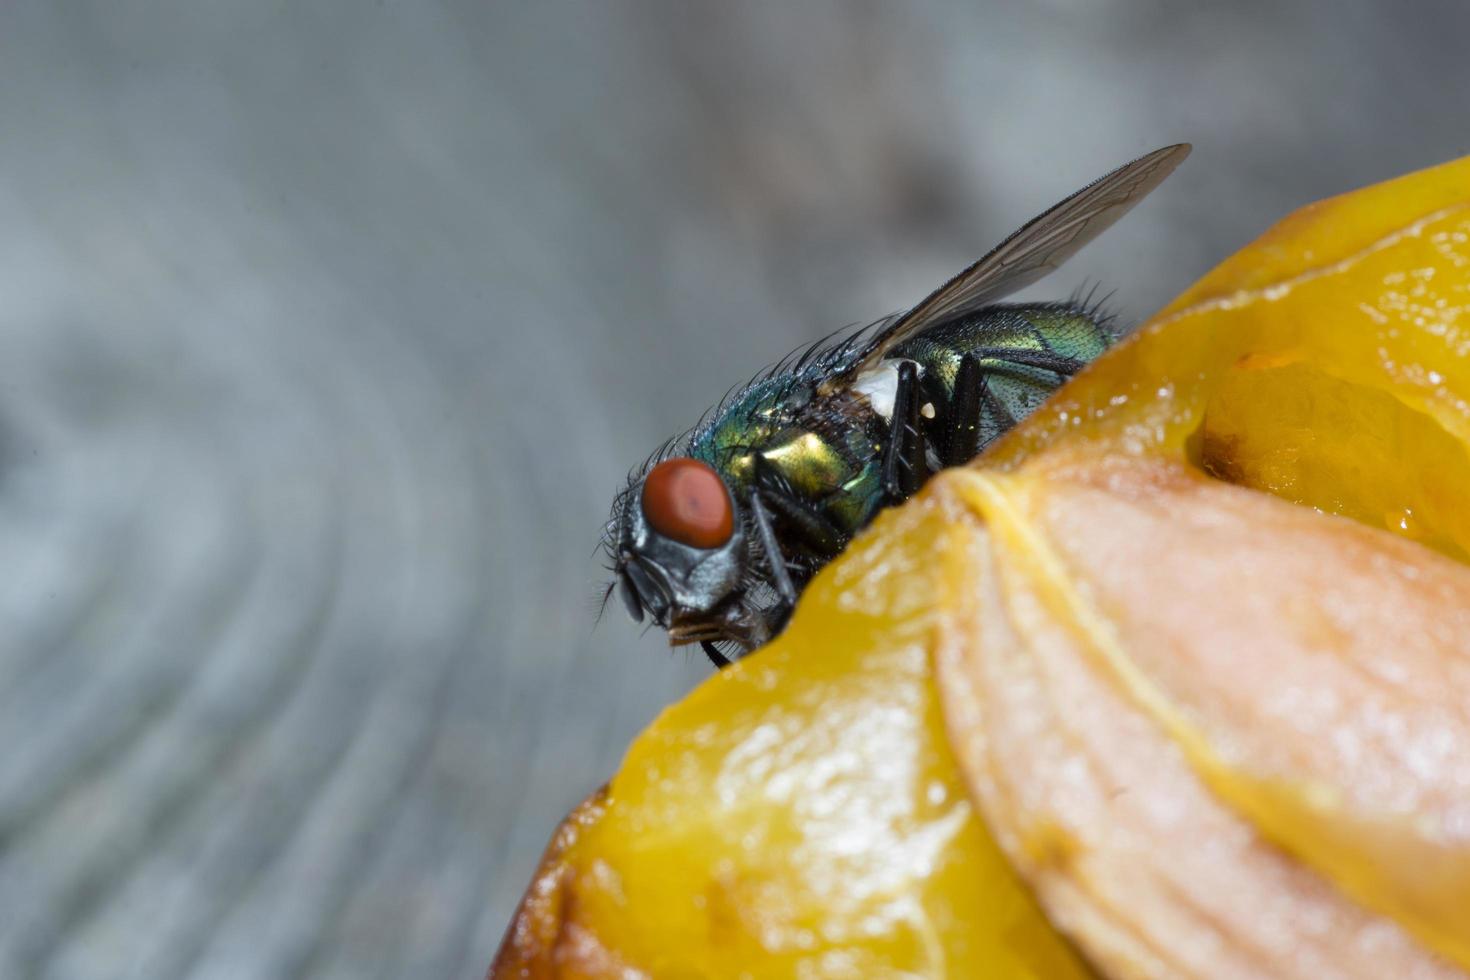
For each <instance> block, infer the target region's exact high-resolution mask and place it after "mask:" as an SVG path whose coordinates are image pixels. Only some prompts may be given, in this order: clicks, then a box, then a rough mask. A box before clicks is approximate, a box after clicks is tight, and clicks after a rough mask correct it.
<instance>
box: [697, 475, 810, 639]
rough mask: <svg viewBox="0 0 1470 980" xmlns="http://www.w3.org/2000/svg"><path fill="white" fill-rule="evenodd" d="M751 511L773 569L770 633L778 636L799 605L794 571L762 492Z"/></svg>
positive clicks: (753, 500)
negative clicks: (782, 550) (773, 603)
mask: <svg viewBox="0 0 1470 980" xmlns="http://www.w3.org/2000/svg"><path fill="white" fill-rule="evenodd" d="M750 514H751V517H752V518H754V520H755V536H756V540H758V541H759V542H760V545H761V550H763V551H764V552H765V555H766V564H767V565H769V566H770V569H771V585H772V586H774V587H775V589H776V595H777V597H778V599H779V601H778V602H777V605H776V607H775V608H774V609H773V610H772V611H771V616H770V623H769V625H770V628H771V635H772V636H775V635H776V634H777V633H779V632H781V630H782V628H783V627H785V625H786V620H788V619H790V618H791V610H793V609H795V608H796V586H795V585H794V584H792V581H791V573H790V572H789V571H787V570H786V558H785V556H784V555H782V554H781V545H780V542H778V541H777V540H776V529H775V528H774V527H772V526H771V515H770V514H769V513H768V512H767V511H766V507H765V505H764V504H762V503H761V495H760V492H759V491H756V492H755V493H752V494H751V495H750ZM705 652H706V653H708V652H709V651H708V650H706V651H705Z"/></svg>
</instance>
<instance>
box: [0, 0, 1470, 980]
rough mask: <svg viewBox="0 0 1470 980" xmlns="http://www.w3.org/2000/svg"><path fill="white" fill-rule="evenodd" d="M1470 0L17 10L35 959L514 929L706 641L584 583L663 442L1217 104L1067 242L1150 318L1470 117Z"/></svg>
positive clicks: (8, 807) (23, 568)
mask: <svg viewBox="0 0 1470 980" xmlns="http://www.w3.org/2000/svg"><path fill="white" fill-rule="evenodd" d="M1409 11H1412V13H1413V16H1412V17H1410V16H1409ZM1467 28H1470V23H1467V8H1466V7H1465V6H1464V4H1462V3H1451V2H1440V3H1421V4H1415V5H1413V6H1412V7H1405V6H1401V5H1393V4H1378V5H1373V4H1366V3H1353V2H1339V0H1322V2H1317V3H1264V2H1263V3H1255V4H1232V5H1225V4H1219V5H1188V6H1186V5H1181V4H1169V3H1163V2H1157V3H1152V2H1136V3H1134V2H1122V0H1114V2H1088V3H1083V2H1069V0H1051V2H1046V3H1034V4H1029V5H1026V4H1007V5H994V9H989V5H969V4H954V5H945V4H937V3H936V4H885V5H879V4H872V3H866V4H854V3H837V2H824V3H814V4H803V5H801V6H800V7H799V8H798V7H796V6H795V5H785V4H778V3H757V4H749V5H747V4H738V5H737V4H710V5H705V6H702V7H698V8H696V7H693V6H691V5H684V4H676V3H631V2H600V0H598V2H592V0H589V2H586V3H581V4H563V3H524V4H510V3H499V4H492V3H478V4H472V3H463V4H454V5H433V4H418V3H399V2H386V3H384V2H380V3H377V4H363V3H346V2H335V3H317V4H294V3H290V4H287V3H243V2H230V3H208V4H205V3H193V4H168V5H165V4H153V3H141V2H135V3H91V4H88V3H81V2H72V3H40V2H36V3H7V4H5V5H4V6H3V7H0V556H3V560H0V977H6V978H9V977H29V976H44V977H56V978H115V977H140V978H167V977H175V976H198V977H296V976H313V977H360V976H363V977H366V976H381V977H437V976H444V977H450V976H461V977H468V976H475V975H477V974H479V973H480V972H481V971H482V970H483V969H484V967H485V965H486V964H487V963H488V961H489V958H490V955H491V953H492V951H493V949H494V947H495V944H496V942H497V941H498V938H499V935H500V932H501V930H502V928H503V926H504V924H505V922H506V920H507V917H508V916H509V914H510V911H511V908H512V905H513V903H514V901H515V898H516V897H517V895H518V894H519V892H520V890H521V888H522V887H523V885H524V883H525V881H526V878H527V876H528V875H529V873H530V871H531V869H532V867H533V865H534V862H535V859H536V857H537V855H538V853H539V851H540V849H541V847H542V845H543V844H544V842H545V840H546V837H547V835H548V834H549V833H550V831H551V829H552V827H553V825H554V823H555V821H556V820H557V819H558V818H559V816H560V815H561V814H562V813H563V812H564V811H565V810H566V809H567V808H568V807H570V806H571V805H572V804H573V803H575V802H576V801H577V800H578V799H579V798H580V797H582V796H583V795H584V794H586V793H587V792H588V791H590V790H591V789H593V788H594V787H595V786H596V785H597V784H598V783H599V782H600V781H601V780H602V779H603V778H604V777H605V776H606V775H607V774H608V773H609V772H611V770H612V769H613V768H614V767H615V766H616V764H617V760H618V758H619V755H620V753H621V751H622V748H623V747H624V746H625V745H626V743H627V741H628V740H629V739H630V738H631V737H632V735H633V734H634V733H635V732H636V731H637V730H638V729H639V728H640V727H642V726H643V725H644V724H646V723H647V721H648V720H649V719H650V718H651V717H652V716H653V714H654V713H655V712H656V711H657V710H658V708H659V707H660V706H661V705H663V704H665V703H667V702H668V701H670V700H672V699H674V698H676V697H677V696H678V695H679V694H680V693H681V692H682V691H684V690H685V689H687V688H688V687H689V686H690V685H692V684H693V683H695V682H696V681H697V680H698V679H699V678H701V677H702V676H704V675H705V674H706V668H705V667H704V666H703V665H702V664H701V663H700V662H699V660H698V658H697V657H692V656H689V655H687V654H685V653H683V652H675V653H673V654H670V653H669V652H667V651H666V650H665V649H664V648H663V646H662V644H661V641H660V638H659V637H657V636H654V635H646V636H640V634H639V633H638V631H637V630H636V629H634V628H632V627H630V626H629V625H628V624H626V623H625V622H624V621H622V619H621V617H620V615H613V616H610V617H609V618H608V619H607V620H606V621H605V622H604V623H603V624H602V625H601V626H598V627H597V628H596V629H594V627H593V620H594V604H593V596H594V593H595V589H596V586H597V584H598V576H599V572H598V570H597V568H596V566H595V562H594V559H593V558H592V557H591V553H592V549H593V546H594V544H595V541H596V536H597V533H598V529H599V526H600V523H601V521H602V519H603V517H604V514H605V508H606V506H607V504H608V501H609V499H610V497H611V494H612V492H613V490H614V488H615V486H616V484H617V482H618V481H619V479H620V477H621V474H622V473H623V472H624V471H625V470H626V469H627V468H628V467H629V466H631V465H632V464H634V463H636V462H638V461H639V460H640V459H641V458H642V456H643V455H644V454H645V453H646V452H647V451H648V450H649V449H650V448H652V446H653V445H654V444H656V443H657V442H658V441H659V440H660V439H662V437H663V436H665V435H667V434H670V433H671V432H673V431H675V430H677V429H679V428H681V427H682V426H683V425H685V424H687V423H688V422H690V421H692V420H693V418H694V417H696V416H697V414H698V413H699V411H700V410H701V409H703V408H704V407H705V406H706V405H707V404H708V403H710V402H711V401H713V400H714V399H715V398H717V397H718V395H719V394H720V393H721V392H723V391H724V390H725V388H726V387H727V386H728V385H729V384H731V383H732V382H734V381H737V380H739V379H741V378H743V377H745V376H748V375H749V374H750V373H751V372H753V371H754V370H756V369H757V368H759V367H760V366H762V365H763V364H764V363H766V362H768V361H770V360H773V359H775V358H776V357H778V356H779V355H781V354H783V353H785V352H786V351H787V350H788V349H789V348H791V347H793V346H795V345H796V344H797V343H799V342H802V341H805V340H808V339H811V338H813V337H815V336H817V335H819V334H821V333H824V332H826V331H827V330H830V329H832V328H834V327H837V326H840V325H842V324H844V323H853V322H859V321H866V320H869V319H872V318H874V317H876V316H878V315H880V314H883V313H886V312H889V311H892V310H894V309H896V308H899V307H902V306H904V305H906V304H907V303H908V302H910V301H912V300H913V299H916V298H917V297H918V296H919V295H921V294H922V293H924V292H925V291H927V289H928V288H930V287H931V286H933V285H934V284H936V283H937V282H938V281H940V280H941V279H943V278H944V277H946V276H947V275H948V274H950V273H951V272H953V271H954V270H956V269H957V268H959V267H960V266H962V265H963V264H965V263H966V262H967V261H968V260H969V259H970V258H971V257H973V256H974V255H975V254H977V253H978V252H980V251H981V250H983V249H985V248H987V247H988V246H989V245H990V244H992V243H993V242H994V241H995V240H996V239H997V238H998V237H999V236H1000V235H1002V234H1004V233H1005V232H1007V231H1009V230H1010V229H1011V228H1012V227H1014V226H1015V225H1017V224H1019V223H1020V222H1021V221H1022V220H1024V219H1025V218H1027V217H1029V216H1030V215H1031V214H1032V213H1034V212H1036V211H1037V210H1039V209H1040V208H1042V207H1044V206H1046V205H1048V204H1050V203H1051V202H1052V201H1053V200H1055V199H1057V198H1058V197H1060V196H1061V195H1063V194H1065V193H1067V192H1069V191H1071V190H1073V189H1074V188H1076V187H1077V186H1080V185H1081V184H1082V183H1083V182H1085V181H1087V180H1089V179H1091V178H1093V177H1095V176H1097V175H1099V174H1100V173H1102V172H1103V171H1104V170H1106V169H1107V168H1109V167H1111V166H1113V165H1115V164H1117V163H1120V162H1122V161H1123V160H1125V159H1127V158H1129V157H1131V156H1133V155H1135V154H1137V153H1140V152H1143V151H1145V150H1148V149H1151V148H1153V147H1154V146H1156V145H1160V144H1163V143H1166V142H1172V141H1175V140H1179V139H1189V140H1192V141H1194V142H1195V144H1196V152H1195V156H1194V157H1193V158H1192V159H1191V160H1190V161H1189V163H1188V164H1187V165H1186V166H1185V168H1184V169H1182V170H1181V171H1180V172H1179V174H1178V175H1177V176H1176V177H1175V178H1174V179H1173V180H1171V181H1170V182H1169V183H1168V184H1167V185H1166V186H1165V188H1164V189H1163V190H1162V191H1161V192H1160V193H1159V194H1158V195H1157V198H1156V199H1154V200H1151V201H1150V202H1149V203H1148V204H1147V205H1146V206H1145V207H1143V208H1140V209H1139V210H1138V211H1137V212H1135V214H1134V215H1133V216H1131V217H1130V218H1129V219H1127V221H1125V222H1124V223H1123V224H1122V225H1120V226H1119V227H1118V228H1117V229H1115V230H1114V231H1113V232H1111V233H1110V234H1109V235H1108V236H1107V237H1106V238H1105V239H1104V240H1103V242H1102V243H1100V244H1098V245H1096V246H1094V247H1092V248H1090V249H1089V250H1088V251H1086V252H1084V253H1083V254H1082V255H1081V256H1079V258H1078V259H1077V260H1076V262H1075V263H1074V265H1073V266H1070V267H1069V268H1068V269H1067V270H1065V272H1064V273H1063V274H1061V275H1059V276H1057V277H1056V278H1055V280H1054V281H1052V282H1050V283H1048V284H1046V288H1045V289H1040V290H1036V291H1034V292H1036V293H1037V294H1039V295H1046V294H1052V295H1061V294H1065V293H1068V292H1070V291H1071V290H1073V289H1074V288H1076V287H1078V286H1079V285H1081V284H1082V283H1084V282H1088V281H1099V282H1101V283H1103V284H1104V286H1105V287H1107V288H1116V289H1117V290H1118V292H1117V298H1116V300H1115V305H1116V306H1117V307H1118V309H1119V310H1120V312H1121V313H1123V314H1124V316H1125V317H1127V318H1134V319H1136V318H1139V317H1141V316H1143V315H1145V314H1147V313H1148V312H1149V311H1150V310H1151V309H1153V308H1156V307H1157V306H1158V305H1160V304H1161V303H1162V302H1164V301H1165V300H1167V299H1168V298H1169V296H1170V295H1171V294H1173V293H1174V292H1176V291H1178V290H1179V289H1181V288H1183V287H1184V286H1186V285H1187V284H1188V283H1189V282H1190V281H1192V280H1193V279H1194V278H1195V277H1196V276H1197V275H1198V274H1200V273H1201V272H1203V271H1204V270H1205V269H1206V268H1208V267H1209V266H1210V265H1211V264H1212V263H1213V262H1215V261H1216V260H1218V259H1219V258H1221V257H1223V256H1224V255H1225V254H1227V253H1228V252H1229V251H1231V250H1232V249H1233V248H1235V247H1237V246H1239V245H1241V244H1243V243H1244V242H1246V241H1248V240H1249V239H1250V238H1251V237H1252V236H1254V235H1255V234H1256V233H1257V232H1259V231H1260V230H1262V229H1263V228H1264V227H1265V226H1266V225H1267V224H1269V223H1270V222H1271V221H1272V220H1274V219H1275V218H1276V217H1278V216H1280V215H1281V214H1283V213H1284V212H1285V211H1287V210H1288V209H1290V208H1292V207H1295V206H1297V205H1299V204H1302V203H1305V202H1307V201H1309V200H1312V199H1314V198H1317V197H1321V196H1324V195H1327V194H1331V193H1336V192H1339V191H1343V190H1347V189H1350V188H1352V187H1354V186H1357V185H1361V184H1364V183H1369V182H1372V181H1374V180H1377V179H1380V178H1384V177H1388V176H1392V175H1395V174H1398V173H1400V172H1403V171H1407V170H1410V169H1414V168H1418V167H1421V166H1425V165H1429V164H1432V163H1436V162H1439V161H1441V160H1444V159H1447V158H1450V157H1453V156H1456V155H1458V154H1463V153H1466V152H1470V119H1467V109H1466V107H1467V106H1470V61H1467V60H1466V59H1465V58H1464V51H1463V39H1464V38H1465V37H1466V36H1467V33H1470V31H1467Z"/></svg>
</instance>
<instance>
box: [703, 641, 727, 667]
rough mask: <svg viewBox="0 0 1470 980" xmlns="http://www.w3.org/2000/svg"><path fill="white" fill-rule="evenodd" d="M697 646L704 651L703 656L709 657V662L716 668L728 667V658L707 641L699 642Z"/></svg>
mask: <svg viewBox="0 0 1470 980" xmlns="http://www.w3.org/2000/svg"><path fill="white" fill-rule="evenodd" d="M699 646H700V649H702V650H704V655H705V656H706V657H709V662H710V663H712V664H714V665H715V667H716V668H720V669H723V668H725V667H728V666H730V658H729V657H727V656H725V655H724V654H723V653H721V652H720V648H719V647H717V646H715V645H714V644H713V643H711V642H710V641H709V640H700V641H699Z"/></svg>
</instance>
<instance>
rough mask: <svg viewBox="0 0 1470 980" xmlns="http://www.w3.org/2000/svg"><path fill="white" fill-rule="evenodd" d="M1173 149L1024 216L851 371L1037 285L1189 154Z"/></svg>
mask: <svg viewBox="0 0 1470 980" xmlns="http://www.w3.org/2000/svg"><path fill="white" fill-rule="evenodd" d="M1189 150H1190V145H1189V144H1188V143H1176V144H1175V145H1173V146H1166V147H1164V148H1163V149H1159V150H1154V151H1153V152H1152V153H1150V154H1148V155H1146V156H1141V157H1139V158H1138V159H1137V160H1134V161H1133V162H1132V163H1125V164H1124V165H1123V166H1121V167H1119V168H1118V169H1117V170H1114V171H1113V172H1112V173H1110V174H1108V175H1107V176H1105V177H1101V178H1099V179H1098V180H1095V181H1093V182H1092V183H1091V184H1088V185H1087V186H1086V187H1084V188H1082V189H1081V190H1080V191H1078V192H1077V193H1075V194H1073V195H1072V196H1071V197H1069V198H1067V199H1066V200H1064V201H1062V202H1061V203H1060V204H1057V205H1055V206H1054V207H1052V208H1050V209H1049V210H1047V211H1043V212H1042V213H1041V214H1039V215H1037V216H1036V217H1034V218H1032V219H1031V220H1030V221H1028V222H1026V223H1025V224H1024V225H1022V226H1021V227H1020V229H1019V230H1017V231H1016V232H1015V233H1014V234H1012V235H1011V236H1010V237H1009V238H1007V239H1006V240H1005V241H1003V242H1001V243H1000V244H999V245H997V246H996V247H995V248H993V249H991V250H990V252H989V253H988V254H986V255H985V257H984V258H982V259H980V260H979V261H978V262H976V263H975V264H974V265H972V266H970V267H969V268H968V269H966V270H965V271H963V272H961V273H960V274H959V275H957V276H955V277H954V278H953V279H951V280H950V281H949V282H947V283H945V284H944V285H943V286H940V287H939V288H938V289H936V290H934V292H932V293H930V294H929V295H928V296H926V297H925V298H924V299H923V300H922V301H921V302H920V303H919V305H917V306H915V307H914V308H913V309H911V310H909V311H908V312H907V313H905V314H903V315H902V316H900V317H899V318H898V319H897V320H895V321H893V323H891V324H889V325H888V326H887V327H885V328H884V329H883V330H882V332H881V333H879V334H878V335H877V336H875V337H874V338H873V339H872V340H871V341H870V345H869V347H868V349H867V350H866V351H865V352H864V353H863V355H862V357H861V358H860V359H859V361H858V363H857V364H856V365H855V366H854V368H853V370H854V372H856V371H861V370H863V369H864V368H866V367H869V366H871V365H873V364H875V363H877V362H878V361H880V360H882V359H883V357H884V355H885V354H887V353H888V351H889V350H891V349H892V348H893V347H894V345H895V344H898V343H899V342H900V341H902V340H904V339H905V338H906V337H909V336H911V335H913V334H915V333H917V332H918V331H920V330H922V329H924V328H925V327H927V326H930V325H931V324H934V323H938V322H939V321H941V320H946V319H949V318H951V317H955V316H959V315H961V314H964V313H969V312H971V311H973V310H977V309H979V308H980V307H982V306H986V305H988V304H990V303H994V302H995V301H996V300H998V299H1000V298H1001V297H1003V296H1005V295H1006V294H1008V293H1012V292H1015V291H1016V290H1018V289H1022V288H1024V287H1026V286H1029V285H1031V284H1032V283H1034V282H1037V281H1038V280H1040V279H1041V278H1042V277H1044V276H1046V275H1047V274H1048V273H1050V272H1051V271H1052V270H1054V269H1056V268H1057V267H1059V266H1060V265H1061V264H1062V263H1063V262H1065V261H1067V260H1068V259H1070V258H1071V257H1072V256H1073V255H1076V254H1077V253H1078V252H1079V251H1081V249H1082V247H1083V246H1084V245H1086V244H1087V243H1088V242H1090V241H1092V240H1093V239H1094V238H1096V237H1097V236H1098V235H1100V234H1102V233H1103V232H1104V231H1106V230H1107V229H1108V227H1110V226H1111V225H1112V224H1113V222H1115V221H1117V220H1118V219H1119V218H1121V217H1123V215H1125V214H1127V213H1128V211H1129V209H1130V208H1132V207H1133V205H1135V204H1137V203H1138V202H1139V201H1141V200H1143V199H1144V197H1146V196H1147V195H1148V193H1149V192H1150V191H1152V190H1153V189H1154V188H1155V187H1158V186H1159V185H1160V184H1162V183H1163V182H1164V178H1165V177H1168V176H1169V174H1171V173H1173V172H1174V168H1175V167H1177V166H1179V164H1180V163H1182V162H1183V161H1184V158H1185V157H1187V156H1189Z"/></svg>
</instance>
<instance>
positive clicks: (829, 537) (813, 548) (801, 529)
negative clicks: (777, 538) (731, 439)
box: [755, 455, 847, 562]
mask: <svg viewBox="0 0 1470 980" xmlns="http://www.w3.org/2000/svg"><path fill="white" fill-rule="evenodd" d="M755 486H756V493H757V494H759V495H760V498H761V502H762V503H763V504H765V505H766V506H767V507H768V508H770V511H771V513H772V514H773V515H775V518H776V520H777V521H778V522H779V523H780V525H781V528H782V530H784V531H785V532H786V533H787V534H788V535H790V536H791V537H792V538H793V539H795V541H796V542H797V543H799V544H800V545H801V546H802V547H803V548H805V549H806V550H807V551H808V552H810V553H811V554H813V555H814V556H816V557H817V558H820V559H821V560H822V561H824V562H826V561H831V560H832V559H833V558H836V557H837V555H838V554H839V553H841V551H842V549H843V547H844V546H845V545H846V544H847V535H845V534H843V533H842V531H841V529H840V528H838V527H837V525H835V524H833V523H832V522H831V521H830V520H828V519H827V515H825V514H823V513H822V512H821V511H820V510H818V509H817V508H816V507H813V506H812V505H811V504H809V503H807V502H806V501H805V500H802V499H801V497H800V496H798V495H797V493H796V492H795V491H794V490H792V489H791V485H790V484H789V483H787V482H786V478H785V477H784V476H782V475H781V471H780V470H778V469H776V467H775V466H773V465H771V463H769V462H767V460H766V458H765V457H764V456H760V455H757V456H756V457H755Z"/></svg>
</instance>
